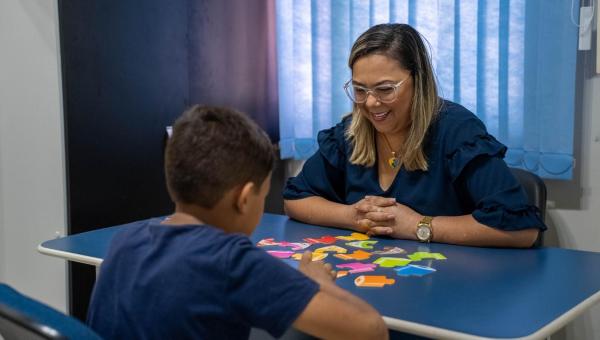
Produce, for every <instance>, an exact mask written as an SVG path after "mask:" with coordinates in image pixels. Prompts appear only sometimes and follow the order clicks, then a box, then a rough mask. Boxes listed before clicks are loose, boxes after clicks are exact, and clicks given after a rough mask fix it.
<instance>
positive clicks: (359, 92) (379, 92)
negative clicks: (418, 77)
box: [344, 77, 408, 104]
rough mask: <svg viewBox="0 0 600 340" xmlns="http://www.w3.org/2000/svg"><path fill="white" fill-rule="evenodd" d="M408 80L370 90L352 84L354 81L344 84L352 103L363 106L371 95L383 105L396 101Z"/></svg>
mask: <svg viewBox="0 0 600 340" xmlns="http://www.w3.org/2000/svg"><path fill="white" fill-rule="evenodd" d="M406 79H408V77H406V78H404V80H401V81H399V82H397V83H396V84H383V85H378V86H375V87H374V88H372V89H370V88H368V87H364V86H360V85H354V84H352V79H350V80H348V81H347V82H346V84H344V90H345V91H346V94H347V95H348V98H350V100H351V101H353V102H355V103H357V104H362V103H364V102H366V101H367V98H368V97H369V94H371V95H372V96H373V97H375V99H377V100H378V101H380V102H382V103H391V102H393V101H394V100H396V96H397V94H398V88H399V87H400V86H401V85H402V84H403V83H404V82H405V81H406Z"/></svg>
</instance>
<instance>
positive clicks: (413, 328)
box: [383, 291, 600, 340]
mask: <svg viewBox="0 0 600 340" xmlns="http://www.w3.org/2000/svg"><path fill="white" fill-rule="evenodd" d="M598 301H600V291H598V292H596V293H595V294H593V295H591V296H589V297H588V298H587V299H585V300H583V301H581V302H580V303H579V304H577V305H576V306H575V307H573V308H571V309H569V310H568V311H566V312H565V313H563V314H561V315H560V316H559V317H558V318H556V319H554V320H553V321H551V322H550V323H548V324H546V325H545V326H544V327H542V328H540V329H538V330H537V331H536V332H534V333H531V334H529V335H527V336H524V337H518V338H498V339H503V340H510V339H514V340H533V339H545V338H547V337H549V336H551V335H552V334H554V333H555V332H556V331H558V330H560V329H561V328H562V327H564V326H565V325H567V324H568V323H569V322H571V321H573V319H575V318H576V317H577V316H579V315H580V314H582V313H583V312H585V311H586V310H587V309H588V308H590V307H591V306H593V305H594V304H596V303H597V302H598ZM383 320H384V321H385V324H386V325H387V326H388V328H389V329H392V330H396V331H401V332H408V333H411V334H416V335H420V336H425V337H432V338H434V339H464V340H482V339H494V338H490V337H483V336H478V335H472V334H468V333H462V332H457V331H451V330H448V329H444V328H439V327H434V326H427V325H424V324H420V323H415V322H412V321H405V320H401V319H395V318H391V317H388V316H383Z"/></svg>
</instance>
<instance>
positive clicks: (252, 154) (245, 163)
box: [165, 105, 275, 227]
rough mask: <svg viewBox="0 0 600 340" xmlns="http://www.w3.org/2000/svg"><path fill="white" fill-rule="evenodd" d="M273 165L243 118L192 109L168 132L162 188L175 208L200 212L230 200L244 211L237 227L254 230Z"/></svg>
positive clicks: (260, 134)
mask: <svg viewBox="0 0 600 340" xmlns="http://www.w3.org/2000/svg"><path fill="white" fill-rule="evenodd" d="M274 161H275V154H274V150H273V146H272V144H271V141H270V140H269V138H268V137H267V135H266V134H265V132H264V131H263V130H262V129H261V128H260V127H258V126H257V125H256V124H255V123H254V122H253V121H252V120H251V119H250V118H248V117H247V116H246V115H244V114H242V113H240V112H237V111H235V110H232V109H228V108H221V107H210V106H200V105H196V106H193V107H192V108H190V109H189V110H187V111H185V112H184V113H183V115H182V116H181V117H179V118H178V119H177V121H176V122H175V125H174V126H173V133H172V136H171V138H170V139H169V141H168V144H167V149H166V154H165V173H166V180H167V187H168V190H169V194H170V196H171V199H172V200H173V201H174V202H175V203H176V204H184V205H187V206H190V205H191V206H197V207H200V208H202V209H205V210H211V209H216V208H217V206H218V205H219V203H220V202H221V201H222V200H223V198H225V197H229V198H232V202H231V203H233V205H234V206H235V208H236V209H238V210H239V209H242V210H243V209H245V211H242V212H243V215H244V218H245V219H246V221H242V222H244V224H248V225H251V227H255V226H256V224H257V223H258V220H259V219H260V216H261V215H262V212H263V209H264V197H265V196H266V193H267V192H268V190H269V182H270V173H271V170H272V169H273V164H274ZM247 200H249V201H247ZM248 219H250V220H248Z"/></svg>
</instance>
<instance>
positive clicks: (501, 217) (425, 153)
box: [284, 24, 546, 247]
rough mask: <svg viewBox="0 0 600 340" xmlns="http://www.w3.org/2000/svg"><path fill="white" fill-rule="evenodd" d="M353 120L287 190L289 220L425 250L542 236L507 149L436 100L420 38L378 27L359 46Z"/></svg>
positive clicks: (329, 137)
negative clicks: (426, 245) (428, 245)
mask: <svg viewBox="0 0 600 340" xmlns="http://www.w3.org/2000/svg"><path fill="white" fill-rule="evenodd" d="M348 64H349V67H350V69H351V70H352V79H351V80H350V81H348V83H346V85H345V90H346V93H347V94H348V96H349V97H350V99H351V100H352V101H353V102H354V108H353V111H352V114H351V115H348V116H346V117H345V118H344V119H343V120H342V121H341V122H340V123H338V124H337V125H336V126H334V127H333V128H331V129H328V130H323V131H321V132H319V135H318V142H319V150H318V151H317V152H316V153H315V154H314V155H313V156H312V157H311V158H309V159H308V160H307V161H306V163H305V165H304V167H303V169H302V171H301V172H300V174H299V175H298V176H297V177H294V178H291V179H289V180H288V183H287V185H286V188H285V190H284V199H285V210H286V213H287V214H288V215H289V216H290V217H292V218H295V219H298V220H301V221H304V222H307V223H312V224H319V225H328V226H334V227H342V228H348V229H353V230H357V231H361V232H366V233H368V234H371V235H386V236H390V237H395V238H401V239H414V240H420V241H423V242H430V241H435V242H444V243H453V244H462V245H473V246H498V247H530V246H531V245H533V244H534V242H535V240H536V239H537V237H538V233H539V232H540V231H543V230H545V229H546V226H545V225H544V223H543V222H542V220H541V219H540V217H539V215H538V214H539V211H538V210H537V208H535V207H533V206H531V205H528V204H527V203H526V202H527V200H526V197H525V193H524V192H523V190H522V188H521V187H520V185H519V183H518V182H517V180H516V179H515V178H514V177H513V176H512V174H511V173H510V170H509V169H508V167H507V166H506V164H505V163H504V161H503V159H502V158H503V157H504V154H505V152H506V147H505V146H504V145H502V144H500V143H499V142H498V141H497V140H496V139H495V138H494V137H493V136H491V135H489V134H488V133H487V131H486V129H485V126H484V125H483V123H482V122H481V121H480V120H479V119H478V118H477V117H476V116H475V115H474V114H473V113H471V112H469V111H468V110H467V109H465V108H464V107H462V106H460V105H458V104H455V103H452V102H449V101H445V100H442V99H440V98H439V97H438V92H437V87H436V83H435V78H434V75H433V70H432V66H431V61H430V57H429V54H428V52H427V49H426V48H425V45H424V43H423V40H422V38H421V36H420V34H419V33H418V32H417V31H416V30H415V29H413V28H412V27H410V26H408V25H405V24H382V25H377V26H373V27H371V28H370V29H368V30H367V31H366V32H365V33H363V34H362V35H361V36H360V37H359V38H358V39H357V40H356V42H355V43H354V46H353V47H352V51H351V54H350V59H349V63H348Z"/></svg>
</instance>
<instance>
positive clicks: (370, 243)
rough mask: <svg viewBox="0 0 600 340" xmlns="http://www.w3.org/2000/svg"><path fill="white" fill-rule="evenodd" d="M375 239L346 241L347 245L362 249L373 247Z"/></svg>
mask: <svg viewBox="0 0 600 340" xmlns="http://www.w3.org/2000/svg"><path fill="white" fill-rule="evenodd" d="M375 243H377V241H354V242H348V243H346V245H347V246H351V247H356V248H362V249H373V245H374V244H375Z"/></svg>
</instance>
